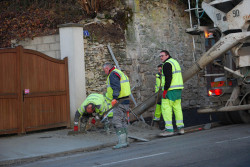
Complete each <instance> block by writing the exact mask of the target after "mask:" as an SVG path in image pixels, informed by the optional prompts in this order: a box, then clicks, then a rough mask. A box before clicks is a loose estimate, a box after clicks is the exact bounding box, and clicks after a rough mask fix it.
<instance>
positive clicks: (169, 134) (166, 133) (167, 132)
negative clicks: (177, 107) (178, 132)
mask: <svg viewBox="0 0 250 167" xmlns="http://www.w3.org/2000/svg"><path fill="white" fill-rule="evenodd" d="M173 135H174V132H171V131H168V130H166V129H165V131H164V132H162V133H160V134H159V136H161V137H169V136H173Z"/></svg>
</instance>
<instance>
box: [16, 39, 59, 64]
mask: <svg viewBox="0 0 250 167" xmlns="http://www.w3.org/2000/svg"><path fill="white" fill-rule="evenodd" d="M11 43H12V45H13V46H15V45H17V43H18V45H22V46H23V47H24V48H25V49H31V50H36V51H39V52H42V53H44V54H46V55H48V56H50V57H53V58H56V59H60V58H61V56H60V55H61V53H60V37H59V35H48V36H42V37H35V38H34V39H28V38H27V39H25V40H23V41H19V42H16V41H15V40H12V41H11Z"/></svg>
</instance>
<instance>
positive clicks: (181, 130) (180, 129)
mask: <svg viewBox="0 0 250 167" xmlns="http://www.w3.org/2000/svg"><path fill="white" fill-rule="evenodd" d="M177 132H178V134H179V135H184V133H185V131H184V128H178V130H177Z"/></svg>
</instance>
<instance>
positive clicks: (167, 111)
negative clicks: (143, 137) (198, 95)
mask: <svg viewBox="0 0 250 167" xmlns="http://www.w3.org/2000/svg"><path fill="white" fill-rule="evenodd" d="M161 110H162V116H163V119H164V121H165V129H166V131H169V132H173V131H174V128H173V123H172V110H174V115H175V120H176V126H177V128H182V127H184V123H183V115H182V109H181V99H177V100H175V101H172V100H169V99H162V101H161Z"/></svg>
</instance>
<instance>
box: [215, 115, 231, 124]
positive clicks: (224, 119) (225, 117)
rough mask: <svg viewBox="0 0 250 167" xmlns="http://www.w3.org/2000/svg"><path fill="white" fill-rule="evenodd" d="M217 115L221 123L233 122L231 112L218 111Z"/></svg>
mask: <svg viewBox="0 0 250 167" xmlns="http://www.w3.org/2000/svg"><path fill="white" fill-rule="evenodd" d="M216 115H217V116H218V119H219V121H220V123H221V124H223V125H228V124H233V121H232V120H231V118H230V116H229V112H220V113H216Z"/></svg>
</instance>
